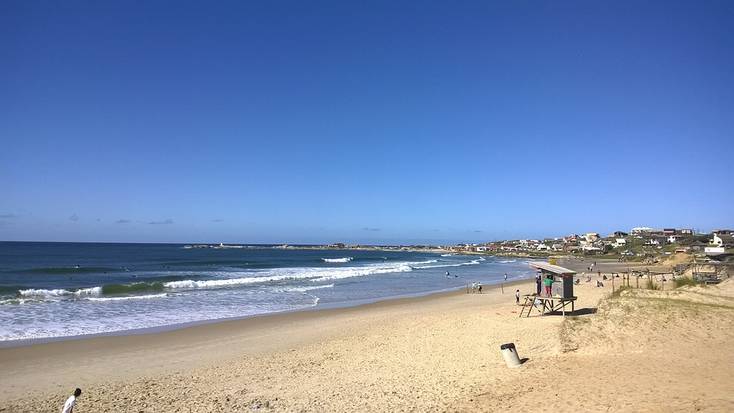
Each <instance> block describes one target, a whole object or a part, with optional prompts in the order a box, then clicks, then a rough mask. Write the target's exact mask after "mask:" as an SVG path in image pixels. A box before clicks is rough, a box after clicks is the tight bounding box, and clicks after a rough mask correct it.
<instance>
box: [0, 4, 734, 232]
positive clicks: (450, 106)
mask: <svg viewBox="0 0 734 413" xmlns="http://www.w3.org/2000/svg"><path fill="white" fill-rule="evenodd" d="M212 3H213V4H212ZM355 3H357V2H343V1H334V2H320V1H314V2H281V1H275V2H165V1H156V2H79V1H69V2H28V1H4V2H2V3H0V62H2V63H0V144H1V147H0V148H1V151H0V239H4V240H58V241H151V242H215V241H216V242H218V241H224V242H333V241H340V240H343V241H348V242H374V243H379V242H435V243H440V242H446V241H451V242H456V241H480V240H493V239H502V238H520V237H542V236H553V235H563V234H566V233H570V232H585V231H591V230H594V231H600V232H608V231H613V230H616V229H629V228H630V227H632V226H638V225H647V226H653V227H662V226H685V227H694V228H700V229H711V228H713V227H727V226H729V227H731V226H734V213H732V209H731V205H733V204H734V191H733V189H734V185H732V183H731V171H732V161H733V160H734V25H733V24H731V22H732V21H734V3H732V2H729V1H720V2H717V1H705V2H671V1H665V2H588V1H582V2H550V1H548V2H539V1H534V2H522V1H520V2H494V3H493V2H395V1H385V2H366V4H355Z"/></svg>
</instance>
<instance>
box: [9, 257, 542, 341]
mask: <svg viewBox="0 0 734 413" xmlns="http://www.w3.org/2000/svg"><path fill="white" fill-rule="evenodd" d="M446 272H449V275H448V276H447V275H446ZM504 274H507V276H508V280H514V279H520V278H527V277H530V276H532V275H533V271H532V270H531V269H530V268H529V267H528V265H527V263H526V262H525V261H523V260H514V259H505V258H499V257H497V258H496V257H491V256H486V257H480V256H473V255H453V254H443V255H442V254H433V253H424V252H409V251H376V250H369V251H362V250H333V249H329V250H316V249H284V248H279V247H277V246H265V245H251V246H238V247H236V248H194V247H192V246H190V245H181V244H109V243H43V242H0V343H2V344H6V345H7V344H13V343H22V342H25V341H28V340H38V339H53V338H61V337H74V336H82V335H90V334H126V333H130V332H132V331H139V330H140V329H161V328H175V327H178V326H182V325H187V324H191V323H200V322H209V321H213V320H222V319H228V318H242V317H249V316H255V315H261V314H269V313H276V312H283V311H296V310H306V309H313V308H330V307H345V306H354V305H359V304H364V303H369V302H374V301H379V300H384V299H388V298H397V297H406V296H417V295H424V294H429V293H433V292H440V291H448V290H452V289H459V288H463V287H465V286H466V285H467V284H468V283H472V282H481V283H483V284H496V283H499V282H501V281H502V280H503V279H504Z"/></svg>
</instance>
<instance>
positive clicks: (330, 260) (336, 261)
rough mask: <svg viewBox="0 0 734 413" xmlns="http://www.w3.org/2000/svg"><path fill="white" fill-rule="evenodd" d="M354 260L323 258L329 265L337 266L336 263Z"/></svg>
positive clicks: (347, 258) (350, 258)
mask: <svg viewBox="0 0 734 413" xmlns="http://www.w3.org/2000/svg"><path fill="white" fill-rule="evenodd" d="M353 259H354V257H344V258H322V260H323V261H324V262H328V263H331V264H336V263H345V262H349V261H351V260H353Z"/></svg>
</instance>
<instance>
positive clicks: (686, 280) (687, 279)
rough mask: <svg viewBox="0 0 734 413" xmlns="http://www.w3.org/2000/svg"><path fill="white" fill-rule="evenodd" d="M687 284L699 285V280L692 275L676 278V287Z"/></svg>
mask: <svg viewBox="0 0 734 413" xmlns="http://www.w3.org/2000/svg"><path fill="white" fill-rule="evenodd" d="M686 285H698V281H696V280H694V279H693V278H690V277H678V278H676V279H675V288H678V287H683V286H686Z"/></svg>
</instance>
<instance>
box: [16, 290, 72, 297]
mask: <svg viewBox="0 0 734 413" xmlns="http://www.w3.org/2000/svg"><path fill="white" fill-rule="evenodd" d="M18 294H20V296H21V297H49V298H51V297H61V296H65V295H71V294H72V292H71V291H68V290H63V289H55V290H44V289H34V288H30V289H27V290H20V291H18Z"/></svg>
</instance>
